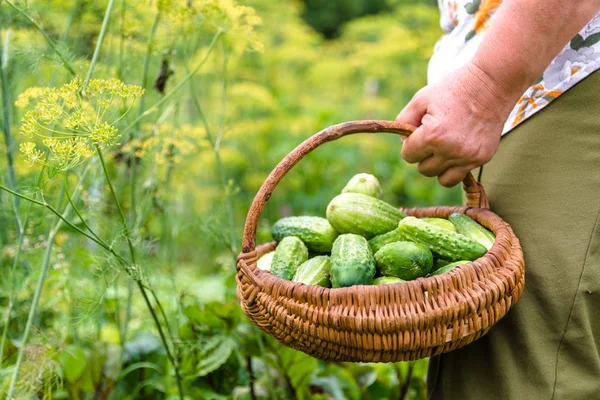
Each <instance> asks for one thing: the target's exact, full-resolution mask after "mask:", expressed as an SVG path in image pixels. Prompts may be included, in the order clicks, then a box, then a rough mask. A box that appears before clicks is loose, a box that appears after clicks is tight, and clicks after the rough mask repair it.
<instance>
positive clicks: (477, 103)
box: [396, 63, 516, 187]
mask: <svg viewBox="0 0 600 400" xmlns="http://www.w3.org/2000/svg"><path fill="white" fill-rule="evenodd" d="M515 102H516V99H515V98H514V96H509V95H507V93H506V91H505V90H502V88H500V86H499V85H498V84H497V83H495V81H494V80H493V79H492V78H491V77H489V76H488V75H487V74H486V73H485V72H484V71H482V70H481V69H479V68H478V67H477V66H476V65H474V64H471V63H470V64H466V65H465V66H464V67H461V68H460V69H458V70H456V71H454V72H453V73H451V74H449V75H448V76H447V77H445V78H444V79H442V80H441V81H439V82H437V83H435V84H432V85H428V86H425V87H424V88H422V89H421V90H419V91H418V92H417V93H416V94H415V96H414V97H413V98H412V100H411V101H410V103H408V105H407V106H406V107H405V108H404V109H403V110H402V112H401V113H400V114H399V115H398V117H397V118H396V120H397V121H398V122H401V123H404V124H410V125H413V126H415V127H417V130H415V132H414V133H413V134H411V135H410V136H409V137H408V138H405V139H404V141H403V144H402V158H404V159H405V160H406V161H407V162H409V163H411V164H414V163H418V169H419V172H421V173H422V174H423V175H425V176H430V177H431V176H437V177H438V181H439V182H440V183H441V184H442V185H444V186H447V187H452V186H454V185H456V184H458V183H460V182H461V181H462V180H463V179H464V177H465V176H466V175H467V173H468V172H469V171H471V170H472V169H474V168H476V167H478V166H480V165H483V164H485V163H487V162H488V161H490V160H491V159H492V157H493V156H494V154H495V153H496V150H497V148H498V145H499V142H500V136H501V134H502V128H503V126H504V122H505V121H506V119H507V118H508V115H509V114H510V111H511V109H512V108H513V106H514V104H515Z"/></svg>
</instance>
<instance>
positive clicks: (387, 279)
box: [373, 276, 406, 285]
mask: <svg viewBox="0 0 600 400" xmlns="http://www.w3.org/2000/svg"><path fill="white" fill-rule="evenodd" d="M402 282H406V281H405V280H404V279H400V278H395V277H393V276H381V277H379V278H377V279H375V280H373V285H388V284H391V283H402Z"/></svg>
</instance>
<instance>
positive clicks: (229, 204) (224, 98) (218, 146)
mask: <svg viewBox="0 0 600 400" xmlns="http://www.w3.org/2000/svg"><path fill="white" fill-rule="evenodd" d="M223 49H224V50H223V51H224V54H223V86H222V91H221V118H220V122H219V133H218V135H217V140H216V141H215V144H214V146H213V148H214V152H215V158H216V160H217V165H219V167H217V168H218V170H219V177H220V179H221V186H222V187H223V192H224V193H223V194H224V195H225V204H226V207H227V218H228V220H229V221H228V223H229V249H230V250H231V253H232V254H233V258H234V260H235V258H236V257H237V250H236V246H235V243H236V241H237V236H236V232H235V221H234V215H233V201H232V200H231V194H230V193H229V192H228V190H229V189H228V183H227V175H226V173H225V168H224V167H223V163H222V162H221V153H220V150H221V140H222V139H223V135H224V134H225V114H226V111H227V61H228V56H227V50H226V47H225V46H223Z"/></svg>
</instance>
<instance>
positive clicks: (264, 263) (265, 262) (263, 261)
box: [256, 250, 275, 271]
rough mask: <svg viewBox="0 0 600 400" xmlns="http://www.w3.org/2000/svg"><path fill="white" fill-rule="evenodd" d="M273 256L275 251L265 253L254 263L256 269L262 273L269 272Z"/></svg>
mask: <svg viewBox="0 0 600 400" xmlns="http://www.w3.org/2000/svg"><path fill="white" fill-rule="evenodd" d="M274 255H275V250H273V251H270V252H268V253H265V254H263V255H262V257H260V258H259V259H258V260H257V261H256V268H258V269H262V270H263V271H270V270H271V263H272V262H273V256H274Z"/></svg>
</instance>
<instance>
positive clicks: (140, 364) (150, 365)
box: [116, 362, 162, 382]
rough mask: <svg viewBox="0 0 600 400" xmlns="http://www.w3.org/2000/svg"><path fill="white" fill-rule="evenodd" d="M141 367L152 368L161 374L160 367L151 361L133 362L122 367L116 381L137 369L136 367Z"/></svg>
mask: <svg viewBox="0 0 600 400" xmlns="http://www.w3.org/2000/svg"><path fill="white" fill-rule="evenodd" d="M142 368H148V369H153V370H155V371H156V372H158V373H159V374H162V371H161V370H160V367H159V366H158V365H156V364H154V363H151V362H137V363H133V364H131V365H129V366H128V367H127V368H124V369H123V370H122V371H121V372H120V373H119V376H117V379H116V381H117V382H118V381H120V380H121V379H123V378H125V377H126V376H127V375H128V374H130V373H131V372H133V371H135V370H138V369H142Z"/></svg>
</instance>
